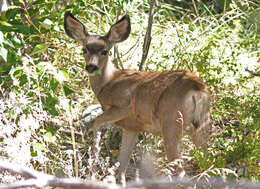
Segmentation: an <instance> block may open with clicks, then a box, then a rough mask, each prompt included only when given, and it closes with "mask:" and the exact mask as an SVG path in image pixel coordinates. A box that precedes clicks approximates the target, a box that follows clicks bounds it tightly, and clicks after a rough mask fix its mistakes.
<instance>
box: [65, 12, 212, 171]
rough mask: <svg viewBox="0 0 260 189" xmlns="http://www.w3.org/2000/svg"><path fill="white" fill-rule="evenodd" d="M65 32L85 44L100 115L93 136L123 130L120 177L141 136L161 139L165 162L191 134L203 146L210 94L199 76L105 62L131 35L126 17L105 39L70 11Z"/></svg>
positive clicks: (85, 56)
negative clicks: (104, 129)
mask: <svg viewBox="0 0 260 189" xmlns="http://www.w3.org/2000/svg"><path fill="white" fill-rule="evenodd" d="M64 28H65V31H66V33H67V35H68V36H69V37H71V38H73V39H75V40H76V41H78V42H80V43H81V45H82V46H83V55H84V58H85V62H86V70H87V72H88V75H89V81H90V84H91V87H92V89H93V91H94V93H95V95H96V97H97V98H98V100H99V102H100V103H101V105H102V109H103V111H104V112H103V114H101V115H100V116H98V117H97V118H96V120H95V122H94V126H93V132H94V136H95V135H96V133H97V131H98V130H99V129H100V128H101V127H102V126H105V125H107V124H111V123H114V124H115V125H116V126H118V127H119V128H121V129H122V144H121V150H120V155H119V162H120V167H119V170H118V171H119V173H120V174H121V173H123V172H124V171H125V169H126V167H127V164H128V161H129V156H130V155H131V152H132V150H133V148H134V145H135V142H136V136H137V134H138V133H140V132H150V133H153V134H154V135H162V137H163V140H164V146H165V151H166V154H167V158H168V160H169V161H172V160H174V159H175V158H177V157H178V143H179V141H180V139H181V138H182V136H183V135H186V134H188V135H190V136H191V138H192V140H193V142H194V143H195V145H196V146H206V144H207V141H208V137H209V133H210V130H211V126H210V115H209V96H210V95H209V93H208V91H207V87H206V85H205V84H204V82H203V81H202V80H201V79H200V78H199V77H197V76H195V75H194V74H193V73H191V72H188V71H164V72H145V71H134V70H120V69H117V68H116V67H115V66H114V65H113V64H112V63H111V62H110V61H109V59H108V55H109V53H108V52H109V50H110V49H111V48H112V47H113V45H114V44H116V43H119V42H122V41H124V40H126V39H127V38H128V36H129V33H130V30H131V25H130V18H129V16H128V15H125V16H124V17H123V18H121V19H120V20H119V21H118V22H116V23H115V24H114V25H112V26H111V28H110V30H109V32H108V33H107V34H106V35H104V36H100V35H90V34H89V33H88V31H87V29H86V27H85V26H84V25H83V24H82V23H81V22H80V21H79V20H78V19H76V18H75V17H74V16H73V15H72V14H71V13H70V12H66V13H65V17H64Z"/></svg>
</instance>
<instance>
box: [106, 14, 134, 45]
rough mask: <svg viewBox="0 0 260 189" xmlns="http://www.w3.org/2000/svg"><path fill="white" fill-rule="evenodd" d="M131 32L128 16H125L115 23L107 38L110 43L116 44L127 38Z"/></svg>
mask: <svg viewBox="0 0 260 189" xmlns="http://www.w3.org/2000/svg"><path fill="white" fill-rule="evenodd" d="M130 31H131V23H130V18H129V16H128V15H125V16H124V17H123V18H121V19H120V20H119V21H118V22H117V23H115V24H114V25H112V26H111V28H110V30H109V32H108V34H107V38H108V40H109V41H110V42H111V43H118V42H121V41H124V40H126V39H127V38H128V36H129V34H130Z"/></svg>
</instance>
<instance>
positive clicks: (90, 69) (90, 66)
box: [86, 64, 98, 73]
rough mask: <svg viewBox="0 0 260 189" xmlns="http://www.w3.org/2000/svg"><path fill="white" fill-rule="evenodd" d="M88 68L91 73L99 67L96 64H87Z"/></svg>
mask: <svg viewBox="0 0 260 189" xmlns="http://www.w3.org/2000/svg"><path fill="white" fill-rule="evenodd" d="M86 70H87V71H88V72H89V73H93V72H94V71H97V70H98V67H97V66H96V65H93V64H89V65H87V66H86Z"/></svg>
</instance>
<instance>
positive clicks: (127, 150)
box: [118, 129, 138, 176]
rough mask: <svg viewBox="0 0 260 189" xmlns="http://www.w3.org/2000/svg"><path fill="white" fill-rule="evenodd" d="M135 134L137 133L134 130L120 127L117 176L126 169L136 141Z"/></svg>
mask: <svg viewBox="0 0 260 189" xmlns="http://www.w3.org/2000/svg"><path fill="white" fill-rule="evenodd" d="M137 134H138V133H137V132H135V131H130V130H126V129H122V144H121V147H120V154H119V158H118V161H119V162H120V166H119V169H118V173H119V176H122V174H124V173H125V171H126V168H127V165H128V161H129V159H130V155H131V153H132V151H133V148H134V146H135V143H136V137H137Z"/></svg>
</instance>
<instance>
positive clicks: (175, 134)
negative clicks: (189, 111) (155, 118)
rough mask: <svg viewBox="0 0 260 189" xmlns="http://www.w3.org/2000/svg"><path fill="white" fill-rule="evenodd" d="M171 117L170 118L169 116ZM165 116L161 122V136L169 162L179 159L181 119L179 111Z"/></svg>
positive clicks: (181, 131) (181, 133)
mask: <svg viewBox="0 0 260 189" xmlns="http://www.w3.org/2000/svg"><path fill="white" fill-rule="evenodd" d="M170 115H171V116H170ZM170 115H169V114H168V115H165V116H164V118H163V120H162V121H161V127H162V136H163V142H164V147H165V151H166V155H167V158H168V160H169V161H173V160H174V159H176V158H178V157H179V142H180V140H181V138H182V135H183V124H184V123H183V117H182V114H181V112H180V111H176V112H175V111H174V112H173V114H170Z"/></svg>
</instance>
